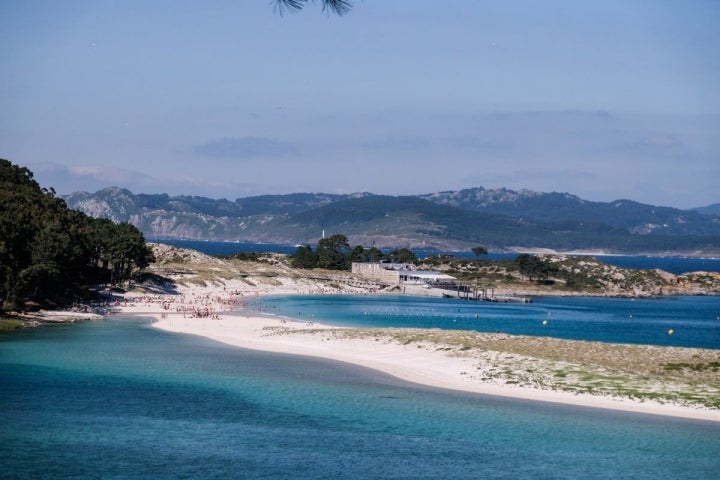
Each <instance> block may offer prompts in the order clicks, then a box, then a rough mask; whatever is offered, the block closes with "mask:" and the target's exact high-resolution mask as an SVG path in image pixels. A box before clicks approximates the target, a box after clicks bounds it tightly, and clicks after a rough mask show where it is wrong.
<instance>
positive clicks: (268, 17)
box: [0, 0, 720, 208]
mask: <svg viewBox="0 0 720 480" xmlns="http://www.w3.org/2000/svg"><path fill="white" fill-rule="evenodd" d="M0 19H1V20H2V25H3V28H2V29H0V65H2V75H0V108H1V109H2V116H1V117H0V157H2V158H6V159H9V160H11V161H13V162H14V163H17V164H20V165H23V166H28V167H30V168H31V169H32V170H33V171H34V172H35V175H36V178H37V179H38V181H40V183H41V184H42V185H43V186H45V187H53V188H55V189H56V191H57V192H58V193H60V194H64V193H70V192H72V191H76V190H85V191H95V190H98V189H100V188H103V187H107V186H111V185H118V186H122V187H127V188H129V189H130V190H132V191H134V192H135V193H160V192H166V193H170V194H188V195H204V196H209V197H213V198H222V197H225V198H229V199H235V198H238V197H245V196H250V195H257V194H266V193H292V192H329V193H351V192H358V191H368V192H373V193H383V194H416V193H430V192H436V191H442V190H458V189H462V188H468V187H474V186H484V187H487V188H494V187H508V188H512V189H523V188H526V189H530V190H536V191H559V192H570V193H573V194H576V195H579V196H581V197H583V198H585V199H588V200H600V201H611V200H615V199H620V198H631V199H634V200H638V201H642V202H646V203H652V204H657V205H668V206H676V207H681V208H690V207H696V206H702V205H707V204H711V203H717V202H720V187H719V186H718V185H719V184H720V2H719V1H716V0H709V1H695V0H688V1H682V2H681V1H677V0H668V1H665V0H646V1H634V0H602V1H582V2H578V1H574V0H568V1H552V0H549V1H534V0H533V1H513V0H503V1H500V0H497V1H482V0H478V1H476V0H442V1H440V0H432V1H431V0H406V1H400V0H358V1H356V2H355V6H354V8H353V10H352V12H351V13H349V14H348V15H346V16H343V17H335V16H329V15H326V14H324V13H323V12H322V11H321V9H320V6H319V5H318V4H315V5H313V4H312V2H311V3H309V4H308V6H306V7H305V9H304V10H303V11H302V12H300V13H297V14H290V15H285V16H279V15H277V14H276V13H275V12H274V9H273V6H272V5H271V2H270V1H269V0H228V1H221V0H218V1H211V0H208V1H199V0H198V1H182V0H175V1H165V0H153V1H146V0H141V1H132V0H125V1H105V0H90V1H79V0H74V1H67V2H60V1H55V0H48V1H37V0H19V1H11V0H0Z"/></svg>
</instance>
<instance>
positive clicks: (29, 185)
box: [0, 159, 153, 310]
mask: <svg viewBox="0 0 720 480" xmlns="http://www.w3.org/2000/svg"><path fill="white" fill-rule="evenodd" d="M152 261H153V254H152V251H151V250H150V248H149V247H148V246H147V245H146V244H145V238H144V236H143V234H142V232H140V230H138V229H137V228H136V227H134V226H132V225H130V224H129V223H118V224H116V223H114V222H112V221H110V220H107V219H98V218H92V217H90V216H88V215H86V214H84V213H81V212H79V211H75V210H71V209H69V208H68V207H67V205H66V203H65V201H64V200H62V199H60V198H58V197H56V196H55V192H54V190H52V189H49V190H48V189H45V188H41V187H40V185H39V184H38V183H37V182H36V181H35V179H34V178H33V173H32V172H31V171H30V170H29V169H27V168H25V167H20V166H18V165H15V164H13V163H11V162H10V161H8V160H4V159H0V310H27V309H32V308H42V307H58V306H65V305H69V304H71V303H73V302H74V301H76V300H78V299H80V298H83V297H87V296H89V295H90V294H91V292H92V290H91V288H90V287H92V286H93V285H97V284H110V285H117V284H120V283H122V282H125V281H127V280H129V279H130V278H132V276H133V275H134V274H135V273H136V272H138V271H139V270H141V269H143V268H145V267H147V266H148V265H149V264H150V263H151V262H152Z"/></svg>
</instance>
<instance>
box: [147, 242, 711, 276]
mask: <svg viewBox="0 0 720 480" xmlns="http://www.w3.org/2000/svg"><path fill="white" fill-rule="evenodd" d="M154 241H157V242H161V243H167V244H169V245H176V246H178V247H183V248H191V249H193V250H197V251H200V252H203V253H206V254H208V255H231V254H233V253H238V252H274V253H287V254H292V253H295V250H296V247H294V246H292V245H280V244H274V243H250V242H211V241H198V240H154ZM415 254H416V255H417V256H418V257H419V258H425V257H427V256H429V255H437V254H450V255H454V256H456V257H459V258H475V254H474V253H472V252H469V251H468V252H462V251H460V252H458V251H452V252H439V251H436V250H417V251H415ZM515 257H517V254H516V253H490V254H489V255H483V257H482V258H483V259H485V260H508V259H513V258H515ZM596 258H598V259H599V260H602V261H603V262H605V263H608V264H610V265H615V266H617V267H623V268H645V269H654V268H660V269H662V270H665V271H666V272H670V273H674V274H676V275H679V274H682V273H687V272H699V271H704V272H720V258H697V257H669V256H666V257H656V256H647V255H596Z"/></svg>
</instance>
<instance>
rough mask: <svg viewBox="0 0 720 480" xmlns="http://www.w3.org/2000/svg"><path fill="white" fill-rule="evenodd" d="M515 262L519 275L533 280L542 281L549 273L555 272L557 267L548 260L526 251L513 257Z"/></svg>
mask: <svg viewBox="0 0 720 480" xmlns="http://www.w3.org/2000/svg"><path fill="white" fill-rule="evenodd" d="M515 263H516V264H517V266H518V270H519V271H520V274H521V275H524V276H526V277H528V280H530V281H533V280H537V281H544V280H547V279H548V277H549V276H550V274H552V273H555V272H557V270H558V269H557V267H556V266H555V265H553V264H551V263H550V262H548V261H546V260H543V259H541V258H538V257H536V256H535V255H530V254H528V253H521V254H520V255H518V256H517V258H516V259H515Z"/></svg>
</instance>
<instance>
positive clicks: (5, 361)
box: [0, 310, 720, 480]
mask: <svg viewBox="0 0 720 480" xmlns="http://www.w3.org/2000/svg"><path fill="white" fill-rule="evenodd" d="M318 311H319V310H318ZM718 471H720V423H710V422H700V421H688V420H681V419H672V418H665V417H656V416H648V415H637V414H629V413H617V412H611V411H602V410H594V409H587V408H574V407H567V406H557V405H553V404H546V403H537V402H525V401H517V400H510V399H503V398H494V397H486V396H478V395H469V394H457V393H451V392H446V391H441V390H433V389H429V388H424V387H418V386H414V385H410V384H407V383H404V382H401V381H398V380H395V379H393V378H390V377H388V376H385V375H382V374H378V373H377V372H371V371H368V370H365V369H361V368H356V367H352V366H348V365H345V364H339V363H333V362H328V361H322V360H317V359H310V358H305V357H296V356H286V355H277V354H266V353H262V352H253V351H246V350H241V349H236V348H231V347H227V346H224V345H221V344H217V343H213V342H211V341H209V340H205V339H202V338H198V337H191V336H186V335H176V334H170V333H166V332H162V331H157V330H154V329H152V328H151V327H150V326H149V325H148V323H146V322H144V321H141V320H138V319H130V318H120V317H113V318H111V319H109V320H105V321H98V322H87V323H82V324H75V325H61V326H55V327H46V328H39V329H34V330H29V331H23V332H20V333H13V334H8V335H0V478H2V479H23V480H24V479H176V478H203V479H213V478H218V479H226V478H249V479H250V478H252V479H256V478H292V479H296V478H297V479H306V478H328V479H330V478H332V479H335V478H362V479H368V478H408V479H411V478H412V479H416V478H473V479H523V478H532V479H540V478H541V479H577V478H588V479H590V478H592V479H596V478H604V479H617V478H634V479H653V480H656V479H660V478H663V479H664V478H667V479H692V480H698V479H710V478H717V474H718Z"/></svg>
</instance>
